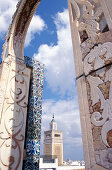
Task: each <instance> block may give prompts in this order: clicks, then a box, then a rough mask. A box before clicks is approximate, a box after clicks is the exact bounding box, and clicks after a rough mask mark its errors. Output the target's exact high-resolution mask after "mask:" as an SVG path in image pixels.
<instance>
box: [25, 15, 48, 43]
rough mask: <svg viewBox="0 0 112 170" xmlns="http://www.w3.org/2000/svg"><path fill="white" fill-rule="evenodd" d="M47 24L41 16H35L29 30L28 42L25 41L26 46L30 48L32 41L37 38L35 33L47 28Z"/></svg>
mask: <svg viewBox="0 0 112 170" xmlns="http://www.w3.org/2000/svg"><path fill="white" fill-rule="evenodd" d="M46 27H47V26H46V24H45V22H44V20H43V19H42V18H41V17H40V16H39V15H34V16H33V18H32V20H31V23H30V26H29V28H28V32H27V36H26V40H25V46H28V45H29V44H30V42H31V40H32V39H34V37H35V33H38V34H39V33H40V32H41V31H43V30H44V29H45V28H46Z"/></svg>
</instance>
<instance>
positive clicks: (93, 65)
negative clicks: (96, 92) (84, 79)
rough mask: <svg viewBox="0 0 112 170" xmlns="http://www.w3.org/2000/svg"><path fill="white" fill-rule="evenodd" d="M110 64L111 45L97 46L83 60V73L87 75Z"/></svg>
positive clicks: (109, 43) (111, 56)
mask: <svg viewBox="0 0 112 170" xmlns="http://www.w3.org/2000/svg"><path fill="white" fill-rule="evenodd" d="M110 63H112V43H111V42H106V43H104V44H98V46H95V47H94V48H93V49H92V50H91V52H90V53H89V54H88V55H87V56H86V57H85V59H84V73H85V75H88V74H89V73H90V72H91V71H95V70H97V69H99V68H101V67H103V66H105V65H106V64H110Z"/></svg>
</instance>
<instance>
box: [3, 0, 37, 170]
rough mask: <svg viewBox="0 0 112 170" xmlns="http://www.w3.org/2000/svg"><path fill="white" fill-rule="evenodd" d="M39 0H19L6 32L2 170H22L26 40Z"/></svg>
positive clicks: (28, 78) (28, 79) (27, 69)
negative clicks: (24, 50)
mask: <svg viewBox="0 0 112 170" xmlns="http://www.w3.org/2000/svg"><path fill="white" fill-rule="evenodd" d="M39 3H40V0H20V1H19V2H18V4H17V10H16V12H15V14H14V15H13V19H12V23H11V25H10V27H9V30H8V33H7V35H6V41H5V44H4V46H3V53H2V66H1V67H2V69H1V67H0V170H9V169H11V170H21V169H22V162H23V151H24V137H25V125H26V114H27V104H28V92H29V81H30V71H31V69H30V68H28V67H26V64H25V62H24V54H23V49H24V40H25V36H26V33H27V29H28V26H29V24H30V21H31V19H32V16H33V14H34V12H35V10H36V8H37V6H38V5H39Z"/></svg>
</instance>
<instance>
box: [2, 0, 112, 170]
mask: <svg viewBox="0 0 112 170" xmlns="http://www.w3.org/2000/svg"><path fill="white" fill-rule="evenodd" d="M93 1H94V3H96V4H97V3H100V4H101V7H102V10H103V11H104V14H105V17H106V20H107V23H108V26H109V28H110V29H111V28H112V13H111V8H112V1H111V0H101V1H100V0H93ZM91 2H92V1H91V0H90V1H89V0H68V4H69V13H70V21H71V30H72V40H73V48H74V56H75V64H76V77H77V84H78V92H79V93H78V95H79V106H80V111H81V122H82V136H83V145H84V153H85V161H86V169H91V170H92V169H98V170H100V169H101V170H103V169H104V170H105V169H111V168H112V163H111V162H112V150H111V147H110V146H111V143H110V141H109V144H110V145H109V144H108V143H107V144H106V142H105V141H106V140H110V139H111V133H112V132H111V131H112V127H110V125H112V123H111V121H112V118H111V116H110V115H109V114H110V113H108V110H111V109H110V108H111V107H110V103H112V101H111V99H110V100H109V102H110V103H109V102H108V100H106V99H104V98H103V99H102V91H101V89H100V88H99V87H98V86H97V85H96V84H92V83H91V82H92V81H93V82H94V79H95V78H96V80H97V83H99V84H101V82H103V81H104V79H105V77H103V78H102V79H100V78H99V77H94V75H91V74H92V72H94V73H95V74H96V71H98V70H100V69H101V70H102V69H103V68H104V67H105V68H106V69H107V70H109V69H110V68H109V69H108V68H107V67H108V65H109V66H110V65H111V64H112V62H111V60H108V58H109V57H110V53H111V54H112V52H111V49H112V48H111V45H112V43H111V42H112V37H111V31H109V32H108V33H107V34H106V35H108V37H107V40H106V42H107V43H106V42H105V40H104V37H103V36H104V35H103V34H98V33H99V30H98V28H97V27H96V25H95V27H94V24H97V22H98V21H97V22H96V20H97V19H96V18H97V17H99V16H100V15H101V13H102V11H101V10H99V11H98V12H99V13H98V14H99V16H98V15H97V14H96V16H94V13H93V6H92V5H91ZM39 3H40V0H20V1H19V3H18V5H17V10H16V12H15V14H14V16H13V20H12V23H11V25H10V27H9V31H8V33H7V35H6V41H5V44H4V47H3V53H2V59H3V68H2V73H1V86H0V92H1V96H2V101H1V103H0V106H1V108H2V109H1V108H0V109H1V110H0V111H1V113H0V114H1V115H0V116H1V117H2V119H1V120H0V121H1V127H0V130H1V129H2V130H3V131H2V132H0V144H1V143H2V144H1V147H2V146H3V145H4V144H5V145H6V146H7V147H9V148H10V149H11V150H12V149H15V148H16V147H18V150H19V154H20V155H19V156H17V154H15V155H16V158H17V159H18V161H17V163H15V164H14V161H16V160H14V157H13V156H12V155H11V154H14V152H13V153H9V157H8V159H6V160H5V153H3V155H0V168H1V169H3V168H4V167H5V169H9V168H11V166H12V165H13V164H14V168H13V169H21V167H22V152H21V148H23V144H24V142H23V138H24V129H25V128H23V127H25V121H24V122H23V121H22V120H21V118H20V120H19V121H20V129H19V124H18V127H17V129H16V130H15V131H14V129H13V127H12V125H11V127H10V129H9V131H8V128H7V127H6V124H5V123H6V122H5V121H7V120H8V119H7V117H8V116H9V118H10V120H14V121H15V120H16V114H15V113H16V112H18V111H19V112H21V113H22V114H23V113H26V112H27V110H26V104H27V99H28V86H29V80H28V78H29V77H30V70H29V69H28V68H25V64H24V55H23V48H24V41H25V37H26V33H27V30H28V26H29V24H30V21H31V19H32V17H33V14H34V12H35V10H36V8H37V6H38V5H39ZM77 4H80V5H83V9H84V10H85V11H86V9H87V7H88V11H86V12H87V13H85V16H84V17H85V18H84V20H87V22H85V23H82V25H81V27H80V29H81V30H83V26H84V27H85V28H86V29H87V31H88V35H89V38H90V42H91V43H90V42H89V43H88V41H87V44H88V45H91V44H92V46H89V47H88V49H85V48H83V46H81V45H80V39H79V37H80V36H79V28H78V26H79V25H78V23H77V21H78V19H79V17H80V13H79V8H78V5H77ZM71 7H72V9H73V10H72V9H71ZM89 12H90V13H89ZM88 14H91V18H89V17H88ZM95 17H96V18H95ZM74 21H75V23H74ZM91 21H92V23H94V24H93V25H91ZM87 24H88V25H87ZM87 26H91V28H92V30H89V29H88V28H90V27H88V28H87ZM92 26H93V27H92ZM94 28H95V29H94ZM100 33H101V32H100ZM97 38H99V39H98V41H97ZM100 38H101V39H100ZM99 43H102V44H103V45H102V46H100V45H99ZM96 44H97V45H98V47H97V48H98V49H100V48H104V49H105V48H106V50H107V51H106V52H107V54H108V55H109V57H108V56H104V58H100V61H101V60H104V59H105V58H106V59H107V61H106V62H105V63H104V61H102V63H103V64H104V65H102V67H100V66H101V65H100V64H102V63H100V61H99V65H98V63H97V66H98V68H97V70H96V69H95V68H94V63H92V62H91V63H89V62H88V60H89V57H91V55H90V56H89V55H87V54H91V52H93V51H94V53H95V54H96V53H97V52H95V50H96V48H94V47H95V45H96ZM85 46H86V45H85ZM92 48H93V50H91V49H92ZM81 49H82V50H83V55H84V57H83V59H82V51H81ZM86 50H89V51H86ZM86 52H87V53H86ZM103 52H104V54H103V55H105V54H106V52H105V50H104V51H103ZM97 55H98V56H97V57H100V56H101V54H98V53H97ZM92 57H93V56H92ZM92 57H91V58H92ZM92 59H93V58H92ZM90 61H92V60H90ZM107 63H108V65H107ZM21 65H22V66H23V67H22V68H21ZM90 65H91V66H90ZM87 67H88V70H86V68H87ZM6 70H7V72H8V73H6ZM103 71H104V72H103V74H102V75H101V74H100V73H99V74H100V77H101V76H104V75H105V74H106V73H105V70H103ZM109 71H110V72H109V73H108V74H110V73H111V71H112V69H110V70H109ZM89 74H90V76H89V78H88V81H87V77H88V75H89ZM111 74H112V73H111ZM26 75H27V77H28V78H26V77H25V76H26ZM95 76H96V75H95ZM99 79H100V80H99ZM25 81H27V82H28V83H27V94H22V93H23V89H24V88H25V85H26V83H25ZM105 81H107V82H108V83H110V82H111V83H110V86H111V89H109V88H108V91H109V90H110V92H111V90H112V79H111V77H109V75H108V76H107V78H106V80H105ZM11 82H13V84H14V85H15V91H16V92H17V94H15V93H14V94H13V93H12V92H14V91H13V90H12V91H11V94H10V93H9V92H8V90H9V91H10V90H11ZM18 83H19V87H18V86H17V85H18ZM87 83H88V84H89V85H90V86H91V87H92V89H94V87H96V86H97V87H96V89H98V88H99V89H98V90H99V94H100V95H99V96H100V97H101V100H103V101H105V102H103V105H102V107H104V108H103V109H105V108H106V107H109V108H108V109H106V112H107V114H105V113H106V112H105V113H104V118H105V120H104V122H103V124H102V127H100V128H102V131H101V129H100V130H99V129H98V128H99V126H100V125H99V122H100V121H101V120H102V119H103V118H102V119H100V118H101V115H100V112H99V110H97V108H96V110H95V111H96V112H95V113H94V114H93V116H90V113H91V110H92V109H91V108H92V106H91V108H90V106H89V104H90V103H89V104H88V102H90V99H91V100H92V99H93V100H94V102H93V103H95V102H96V103H97V99H99V98H100V97H99V98H98V97H97V99H96V100H95V99H94V98H92V97H91V92H90V87H89V88H88V87H87V86H86V84H87ZM104 83H105V82H104ZM16 87H18V88H17V89H16ZM7 89H8V90H7ZM104 90H105V89H104ZM96 91H97V90H96ZM87 92H89V94H88V93H87ZM105 93H106V92H105ZM108 93H109V92H108ZM10 95H12V96H13V97H12V96H10ZM15 96H16V97H17V98H15ZM11 97H12V98H11ZM109 97H111V93H110V96H108V98H109ZM88 98H89V100H88ZM10 100H11V101H10ZM24 100H25V101H24ZM22 102H23V103H22ZM18 103H19V104H18ZM105 103H106V105H105ZM97 104H98V103H97ZM105 106H106V107H105ZM98 109H99V108H98ZM9 111H11V112H13V117H11V116H12V115H11V114H10V112H9ZM100 111H101V110H100ZM104 111H105V110H104ZM8 113H9V115H8ZM102 113H103V112H102ZM91 114H92V113H91ZM94 116H96V117H94ZM23 117H24V116H23ZM5 118H6V119H5ZM4 122H5V123H4ZM21 122H22V123H21ZM93 125H94V129H95V130H96V129H97V130H99V131H100V136H101V135H102V136H101V137H102V141H103V143H102V148H103V149H102V148H101V149H97V148H95V147H96V145H94V144H93V143H94V140H93V139H94V137H95V135H96V136H97V134H95V132H93V131H92V130H93V129H92V127H93ZM11 128H12V131H13V132H12V131H11ZM22 128H23V130H22ZM97 130H96V131H97ZM4 131H5V132H7V134H5V133H4V134H5V135H6V136H5V141H3V140H4V134H3V132H4ZM21 131H22V134H21V138H20V140H18V139H17V138H16V136H17V135H18V133H20V132H21ZM93 133H94V134H95V135H94V134H93ZM2 135H3V136H2ZM104 135H107V138H106V137H105V139H103V137H104ZM95 139H96V138H95ZM21 141H22V144H21V146H20V145H19V142H21ZM102 141H101V140H100V143H101V142H102ZM99 145H100V144H98V145H97V146H98V147H99ZM107 146H108V147H110V148H109V149H108V147H107ZM95 149H96V150H95ZM103 153H104V155H103ZM2 156H4V157H3V159H4V160H3V161H4V162H3V161H1V159H2V158H1V157H2ZM103 156H104V157H105V158H104V160H103ZM107 159H108V160H107ZM7 161H9V164H8V165H7ZM105 161H106V162H105ZM1 162H2V163H1ZM1 164H2V166H1Z"/></svg>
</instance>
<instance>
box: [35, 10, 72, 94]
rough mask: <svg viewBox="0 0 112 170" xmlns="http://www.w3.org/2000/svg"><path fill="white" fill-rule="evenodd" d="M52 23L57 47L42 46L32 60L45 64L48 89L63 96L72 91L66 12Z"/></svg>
mask: <svg viewBox="0 0 112 170" xmlns="http://www.w3.org/2000/svg"><path fill="white" fill-rule="evenodd" d="M54 23H55V25H56V29H57V45H50V46H48V45H47V44H42V45H41V46H40V47H39V49H38V53H37V54H34V58H36V59H37V60H39V61H41V62H42V63H44V64H45V67H46V72H45V78H46V81H47V82H48V85H49V87H50V88H51V89H52V90H54V91H57V92H59V93H60V94H63V95H64V94H65V93H66V92H68V93H69V92H71V93H73V90H74V86H75V84H74V76H75V73H74V61H73V50H72V42H71V34H70V25H69V16H68V10H64V11H63V12H61V13H60V12H58V13H57V15H56V17H55V19H54Z"/></svg>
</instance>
